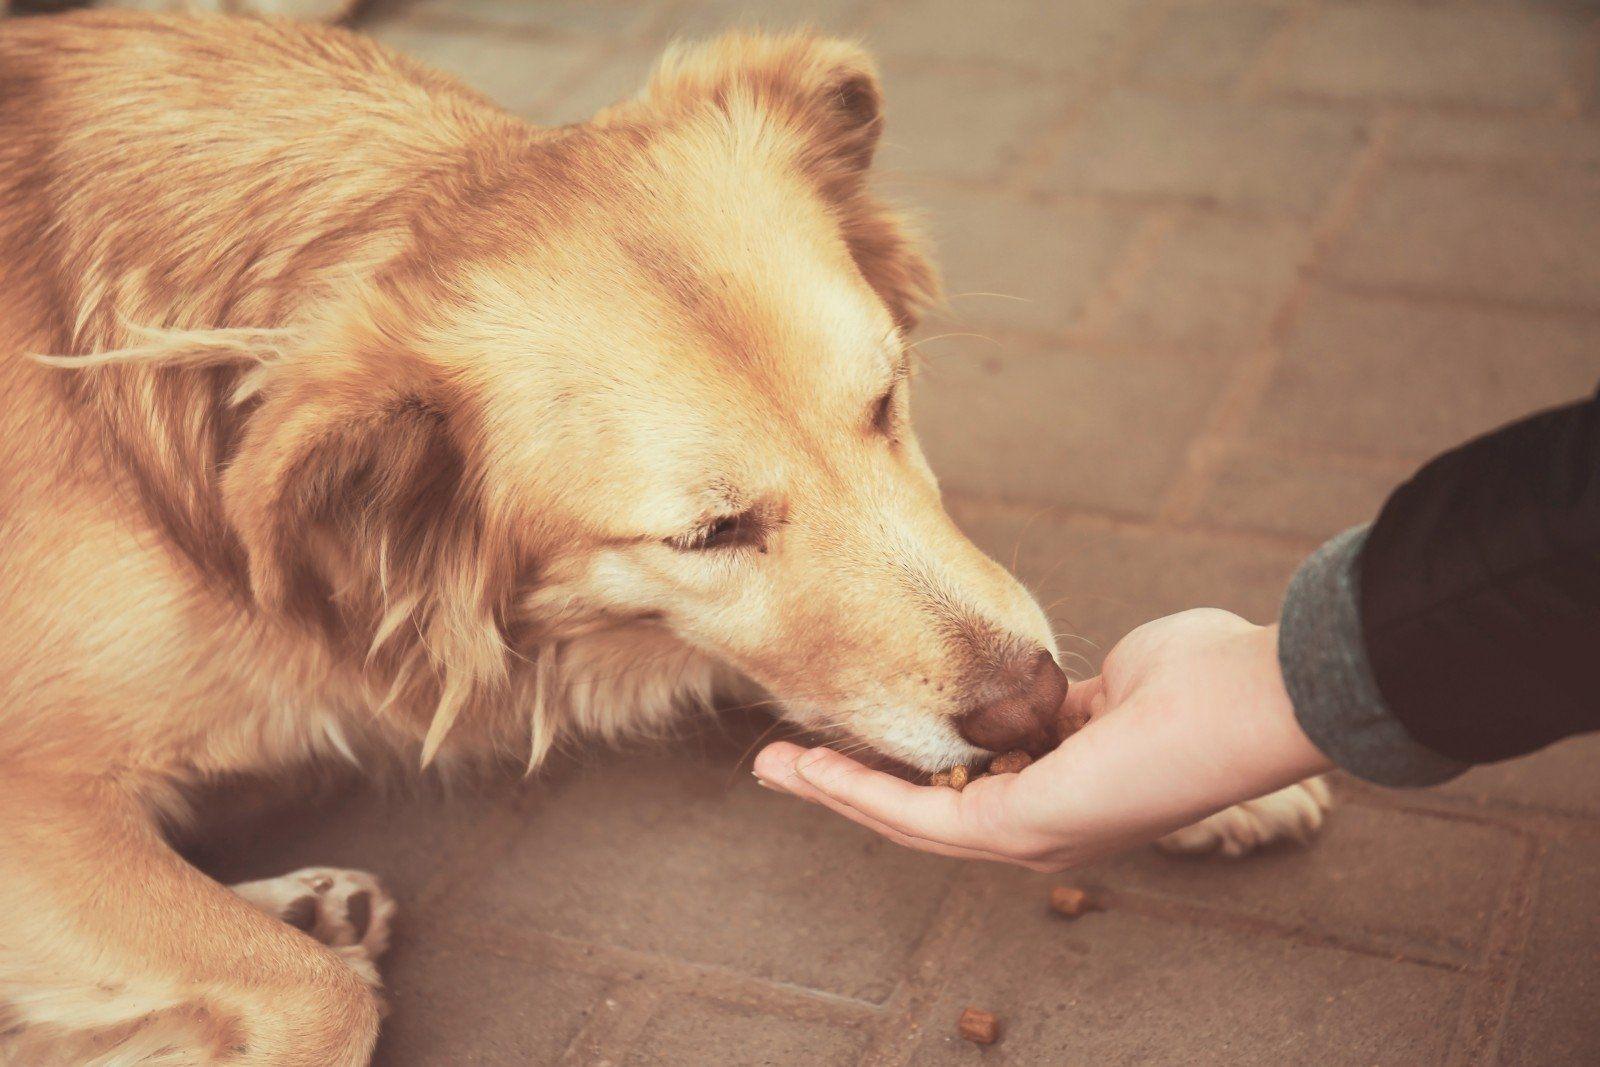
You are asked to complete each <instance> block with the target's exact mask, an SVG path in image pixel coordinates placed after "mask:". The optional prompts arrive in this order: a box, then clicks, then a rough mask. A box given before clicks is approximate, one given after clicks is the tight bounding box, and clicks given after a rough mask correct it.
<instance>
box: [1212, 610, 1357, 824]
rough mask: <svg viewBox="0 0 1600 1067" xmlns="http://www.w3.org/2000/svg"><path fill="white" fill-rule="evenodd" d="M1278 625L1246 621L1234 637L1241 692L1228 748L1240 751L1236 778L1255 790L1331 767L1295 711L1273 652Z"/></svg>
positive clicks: (1280, 785) (1263, 790)
mask: <svg viewBox="0 0 1600 1067" xmlns="http://www.w3.org/2000/svg"><path fill="white" fill-rule="evenodd" d="M1278 636H1279V629H1278V625H1277V624H1276V623H1274V624H1272V625H1270V626H1252V627H1251V628H1250V630H1249V631H1248V632H1245V633H1242V634H1240V635H1239V637H1238V641H1239V643H1240V646H1241V648H1240V651H1239V653H1238V654H1239V656H1240V666H1241V668H1242V670H1243V671H1244V686H1243V688H1244V690H1245V691H1244V692H1243V693H1241V694H1240V695H1239V708H1238V713H1239V714H1238V720H1237V725H1238V727H1239V736H1238V737H1236V738H1235V739H1234V740H1235V745H1236V747H1235V748H1234V749H1233V751H1235V752H1236V753H1238V755H1239V756H1240V757H1241V760H1240V763H1241V766H1240V767H1239V768H1238V769H1237V773H1238V774H1239V775H1240V778H1241V780H1242V781H1244V782H1247V783H1249V786H1250V788H1251V789H1255V790H1257V792H1255V793H1253V794H1252V795H1255V796H1259V795H1261V794H1263V793H1267V792H1271V791H1272V790H1274V789H1281V788H1283V787H1284V786H1287V785H1292V784H1293V783H1295V782H1298V781H1300V780H1302V779H1304V778H1309V777H1311V776H1312V775H1316V774H1322V773H1324V772H1325V771H1329V770H1332V769H1333V763H1332V762H1331V761H1330V760H1329V759H1328V758H1327V757H1326V756H1324V755H1323V754H1322V751H1321V750H1320V749H1318V748H1317V746H1316V745H1314V744H1312V742H1311V739H1310V738H1309V737H1307V736H1306V732H1305V730H1304V729H1303V728H1302V727H1301V725H1300V721H1299V719H1298V718H1297V717H1296V716H1295V709H1294V701H1293V699H1292V698H1291V697H1290V696H1289V690H1288V687H1287V686H1286V685H1285V684H1284V679H1283V667H1282V661H1281V658H1280V656H1279V653H1278Z"/></svg>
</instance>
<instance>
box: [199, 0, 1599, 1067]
mask: <svg viewBox="0 0 1600 1067" xmlns="http://www.w3.org/2000/svg"><path fill="white" fill-rule="evenodd" d="M797 22H812V23H815V24H817V25H819V26H821V27H823V28H825V29H828V30H832V31H836V32H841V33H848V34H854V35H860V36H862V37H864V38H865V39H866V40H867V41H869V42H870V43H871V44H872V46H873V47H874V48H875V49H876V50H877V51H878V54H879V55H880V56H881V57H882V60H883V64H884V67H885V71H886V80H887V86H888V94H889V108H890V111H889V118H890V122H889V132H888V134H887V140H888V144H887V147H886V150H885V153H884V158H885V161H886V163H887V164H889V165H890V166H892V167H893V169H894V170H895V172H896V176H895V177H894V178H893V184H894V187H895V188H897V189H898V190H899V191H900V192H901V193H902V195H903V196H904V197H905V198H906V199H909V200H911V201H913V202H914V203H916V204H918V205H920V206H921V207H922V208H923V209H924V211H925V212H926V215H927V218H928V222H929V225H930V227H931V228H932V230H933V231H934V233H935V234H937V235H938V237H939V244H940V247H941V249H942V253H943V260H944V264H945V267H946V270H947V274H948V279H949V283H950V286H949V287H950V292H951V302H950V311H949V313H948V314H947V315H945V316H944V317H943V318H942V319H941V320H940V321H937V322H934V323H932V324H931V325H930V327H929V328H928V329H927V330H925V334H926V335H927V336H929V337H933V336H935V335H941V334H950V335H952V336H948V337H944V338H943V339H940V340H937V341H934V340H930V341H928V342H927V343H926V344H924V345H923V346H922V347H921V348H920V349H919V351H920V352H921V353H922V354H924V355H925V356H926V357H927V358H926V360H925V361H924V367H923V373H922V377H921V380H920V381H919V383H918V389H919V394H918V400H917V402H916V403H917V407H918V411H919V416H918V421H919V424H920V427H921V431H922V434H923V436H924V438H925V440H926V442H927V446H928V449H929V451H930V453H931V455H932V457H933V459H934V461H935V465H936V466H937V467H938V468H939V469H940V471H941V472H942V474H943V477H944V480H945V483H946V485H947V488H948V492H949V496H950V503H951V508H952V510H953V511H954V513H955V514H956V515H957V517H958V519H959V521H960V522H961V523H962V524H963V525H964V526H965V527H966V528H967V529H968V530H970V531H971V532H972V534H973V535H974V536H975V537H976V538H978V539H979V540H980V541H981V542H982V543H983V544H984V545H985V546H987V547H988V548H989V549H990V550H991V551H992V552H993V553H994V554H995V555H996V556H997V557H998V558H1000V559H1002V560H1003V561H1005V562H1008V563H1012V562H1014V565H1015V567H1016V568H1017V569H1018V571H1019V572H1020V573H1021V575H1022V576H1023V577H1024V578H1025V579H1026V580H1027V581H1028V582H1029V583H1030V585H1031V586H1032V587H1033V588H1034V589H1035V590H1037V591H1038V593H1039V595H1040V596H1041V598H1042V599H1043V601H1044V602H1045V603H1048V604H1051V605H1053V607H1052V612H1053V614H1054V616H1055V618H1056V620H1057V622H1058V623H1059V626H1060V627H1061V628H1062V629H1063V630H1066V631H1068V632H1070V633H1071V634H1073V635H1075V636H1072V637H1070V638H1068V639H1067V642H1066V644H1067V647H1068V649H1070V650H1071V651H1072V652H1074V653H1077V654H1079V655H1082V656H1083V657H1086V658H1087V659H1088V660H1089V661H1093V660H1095V659H1096V658H1097V657H1098V655H1099V654H1100V652H1101V650H1103V649H1105V648H1107V647H1109V645H1110V644H1111V643H1112V642H1114V641H1115V640H1116V638H1117V637H1118V635H1119V634H1121V633H1123V632H1125V631H1126V630H1127V629H1128V628H1129V627H1131V626H1133V625H1135V624H1136V623H1138V622H1139V621H1141V620H1143V619H1145V618H1148V617H1150V616H1152V615H1155V614H1157V613H1162V612H1167V611H1170V610H1174V609H1178V608H1182V607H1187V606H1192V605H1195V604H1201V603H1207V604H1218V605H1223V606H1227V607H1231V608H1234V609H1237V610H1239V611H1242V612H1244V613H1246V614H1249V615H1251V616H1254V617H1256V618H1258V619H1265V618H1267V617H1269V616H1271V615H1272V613H1273V612H1274V610H1275V607H1276V603H1277V599H1278V597H1279V595H1280V592H1281V590H1282V587H1283V584H1284V581H1285V579H1286V578H1287V576H1288V575H1289V573H1290V572H1291V570H1292V569H1293V567H1294V566H1295V564H1296V562H1297V561H1298V560H1299V559H1300V558H1301V557H1302V555H1303V554H1304V553H1305V552H1307V551H1308V550H1309V549H1311V548H1312V547H1313V546H1315V545H1316V544H1317V542H1318V541H1319V539H1321V538H1322V537H1324V536H1326V535H1328V534H1330V533H1332V532H1334V531H1337V530H1338V529H1340V528H1342V527H1343V526H1345V525H1346V524H1349V523H1351V522H1355V521H1359V520H1361V519H1363V518H1365V517H1367V516H1368V515H1369V514H1370V513H1371V511H1372V509H1373V508H1374V507H1375V506H1376V504H1377V503H1378V502H1379V501H1381V499H1382V497H1383V495H1384V492H1385V490H1386V489H1387V488H1388V487H1389V486H1390V485H1392V484H1393V483H1394V482H1395V481H1396V480H1397V479H1400V478H1402V477H1404V476H1405V474H1406V473H1407V472H1408V471H1409V470H1410V469H1411V466H1412V465H1413V464H1414V463H1415V462H1416V461H1417V460H1418V459H1419V458H1423V457H1425V456H1426V455H1427V454H1428V453H1429V452H1430V451H1431V450H1436V449H1439V448H1442V447H1445V446H1448V445H1450V444H1452V443H1454V442H1456V441H1458V440H1460V439H1461V438H1463V437H1464V436H1467V435H1470V434H1472V433H1474V432H1476V431H1479V430H1482V429H1487V428H1489V427H1491V426H1493V425H1494V424H1496V423H1497V422H1498V421H1501V420H1504V419H1507V418H1510V417H1513V416H1516V415H1518V414H1519V413H1523V412H1527V411H1529V410H1532V409H1534V408H1537V407H1539V406H1541V405H1546V404H1550V403H1553V402H1557V401H1562V400H1565V399H1568V398H1571V397H1575V396H1577V395H1579V394H1580V393H1582V392H1585V391H1587V390H1589V389H1591V388H1593V387H1594V385H1595V383H1596V381H1597V380H1600V121H1597V119H1596V116H1595V109H1596V106H1597V104H1600V101H1597V100H1596V93H1597V91H1600V84H1597V77H1596V75H1597V71H1600V65H1597V64H1600V26H1597V22H1596V12H1595V11H1594V10H1592V9H1587V8H1586V7H1585V6H1584V5H1581V4H1578V3H1510V2H1492V3H1482V4H1474V3H1458V2H1446V0H1438V2H1433V3H1425V2H1416V3H1404V2H1398V0H1396V2H1369V3H1343V2H1328V3H1318V2H1314V0H1306V2H1296V0H1281V2H1273V0H1260V2H1250V0H1237V2H1235V0H1206V2H1200V0H1196V2H1161V0H1152V2H1135V0H1127V2H1120V3H1119V2H1114V0H1099V2H1095V0H1079V2H1071V3H1042V2H1041V3H1036V4H1021V3H1005V4H1002V3H977V2H973V0H877V2H869V3H861V4H857V3H849V2H845V0H793V2H782V0H773V2H771V3H768V4H765V5H751V4H743V3H738V2H734V0H706V2H695V0H689V2H683V3H664V4H633V3H622V2H617V3H580V2H578V0H568V2H553V0H551V2H519V0H391V2H389V3H387V4H386V5H385V6H380V7H379V8H377V9H376V10H374V11H371V12H369V13H368V14H367V15H366V16H365V17H364V18H363V20H362V21H361V23H360V25H361V27H362V28H363V29H365V30H367V31H368V32H371V33H373V34H375V35H377V36H378V37H380V38H383V39H385V40H387V41H390V42H392V43H394V44H395V45H397V46H400V47H402V48H405V49H408V50H411V51H413V52H416V53H418V54H419V55H421V56H423V57H425V58H428V59H431V60H432V61H434V62H436V63H438V64H440V65H442V66H445V67H448V68H451V69H453V70H456V71H458V72H460V73H462V74H463V75H464V76H465V77H467V78H468V79H470V80H472V81H474V82H476V83H478V84H479V85H480V86H482V87H483V88H484V89H486V90H487V91H488V92H489V93H491V94H492V95H494V96H496V97H498V98H499V99H500V100H501V101H502V102H503V103H504V104H506V105H507V106H508V107H511V108H513V109H515V110H518V111H521V112H524V113H526V114H527V115H528V116H530V117H532V118H534V119H537V120H540V121H550V122H559V121H572V120H577V119H580V118H582V117H583V116H584V115H586V114H588V113H589V112H591V111H592V110H593V109H595V108H596V107H597V106H599V105H601V104H603V103H605V102H607V101H609V100H610V99H613V98H615V97H617V96H619V95H621V94H623V93H625V92H627V91H629V90H630V89H631V88H632V87H634V86H636V85H637V84H638V82H639V80H640V79H641V77H642V76H643V74H644V72H645V70H646V68H647V65H648V63H649V60H650V58H651V56H652V55H653V54H654V53H655V52H656V51H657V50H658V49H659V47H660V45H661V43H662V42H663V41H664V40H666V39H668V38H670V37H671V36H673V35H677V34H690V35H699V34H705V33H709V32H713V31H715V30H717V29H719V28H723V27H726V26H729V25H733V24H739V23H742V24H760V25H766V26H780V27H784V26H790V25H793V24H795V23H797ZM991 294H999V295H991ZM1079 666H1083V664H1079ZM1489 666H1491V667H1492V666H1493V665H1489ZM1504 667H1505V668H1506V669H1514V665H1512V664H1507V665H1504ZM763 725H764V724H762V723H752V722H747V721H744V720H735V721H732V722H727V723H723V724H721V725H717V726H708V727H707V728H706V729H705V730H703V731H701V732H698V733H695V732H692V731H689V732H686V734H685V737H684V738H683V740H682V741H681V742H679V743H676V744H668V745H663V746H661V747H658V748H656V749H652V750H647V751H638V752H633V753H628V754H620V755H619V754H615V753H603V752H591V753H587V754H584V755H583V756H582V757H581V761H580V762H574V763H572V764H570V765H564V766H562V767H559V768H556V769H554V770H553V771H552V772H551V773H548V774H545V775H542V776H541V777H540V778H538V779H537V780H536V781H534V782H533V783H531V784H530V785H527V786H525V787H523V788H522V789H520V790H519V791H517V792H515V793H514V794H512V795H499V796H496V797H492V798H487V799H474V798H461V799H457V800H454V801H451V802H442V801H438V800H436V799H432V798H429V797H421V798H417V799H404V798H393V799H388V800H381V799H375V798H371V797H363V796H349V795H345V794H336V795H334V796H332V797H330V798H327V799H325V800H324V801H322V802H321V803H320V804H313V805H307V806H305V807H303V808H299V809H296V810H294V811H292V812H288V813H278V814H275V815H271V816H268V817H260V818H256V819H253V820H246V821H243V822H238V823H235V824H234V825H233V826H232V827H231V828H230V829H229V830H228V831H227V832H226V833H224V834H220V835H218V836H217V838H216V839H215V840H214V841H213V842H212V843H211V844H209V845H208V846H206V848H205V850H204V852H203V854H204V855H205V856H206V857H208V858H207V860H206V862H207V863H208V865H209V867H210V869H212V870H213V871H215V872H216V873H217V874H219V875H220V876H224V877H228V878H242V877H245V876H260V875H267V874H271V873H275V872H276V871H278V870H281V869H285V868H288V867H290V866H295V865H300V864H303V863H312V862H315V863H324V864H342V865H350V866H366V867H370V868H372V869H373V870H376V871H378V872H380V873H381V874H382V875H383V876H384V877H385V878H386V879H388V881H389V882H390V884H391V885H392V886H393V887H394V888H395V890H396V892H397V894H398V895H399V897H400V899H401V901H402V904H403V908H404V910H403V913H402V915H403V918H402V926H401V928H400V930H399V934H398V943H397V945H396V947H395V949H394V951H393V954H392V957H391V959H390V961H389V963H388V968H387V971H388V975H389V978H390V981H391V983H392V989H393V1002H394V1012H393V1015H392V1016H391V1018H390V1021H389V1023H388V1027H387V1032H386V1036H385V1038H384V1040H383V1044H382V1051H381V1055H380V1061H381V1062H382V1063H385V1064H393V1065H402V1064H466V1063H481V1064H525V1063H552V1064H554V1063H563V1064H600V1063H608V1062H609V1063H614V1064H621V1063H630V1064H633V1063H638V1064H807V1065H809V1064H834V1063H838V1064H855V1063H860V1064H874V1065H880V1064H913V1063H914V1064H924V1063H930V1064H937V1063H977V1062H985V1061H986V1062H991V1063H1013V1064H1045V1063H1049V1064H1102V1063H1173V1064H1178V1063H1183V1064H1189V1063H1226V1064H1280V1063H1319V1064H1374V1063H1382V1064H1413V1063H1435V1062H1437V1063H1452V1064H1467V1063H1486V1062H1499V1063H1508V1064H1578V1063H1597V1062H1600V1021H1597V1020H1600V890H1597V888H1596V887H1597V883H1600V745H1597V744H1595V743H1588V744H1584V743H1577V744H1568V745H1565V746H1560V747H1557V748H1556V749H1554V750H1551V751H1548V752H1546V753H1543V754H1541V755H1538V756H1535V757H1533V758H1532V759H1529V760H1526V761H1524V762H1521V763H1517V764H1513V765H1508V766H1502V767H1496V768H1491V769H1486V770H1480V771H1477V772H1474V773H1472V774H1470V775H1468V776H1467V777H1465V778H1463V779H1461V780H1460V781H1458V782H1455V783H1452V784H1450V785H1448V786H1445V787H1443V788H1441V789H1437V790H1432V791H1428V792H1414V793H1383V792H1380V791H1377V790H1375V789H1370V788H1365V787H1362V786H1360V785H1357V784H1355V783H1350V782H1344V783H1341V785H1340V788H1339V793H1340V807H1339V809H1338V810H1337V811H1336V812H1335V814H1334V815H1333V817H1332V821H1331V823H1330V825H1329V827H1328V830H1327V832H1326V834H1325V835H1324V837H1323V838H1322V840H1321V841H1320V842H1319V843H1318V844H1317V845H1316V846H1315V847H1313V848H1311V849H1309V850H1304V851H1300V850H1287V851H1280V852H1274V853H1271V854H1268V855H1265V856H1261V857H1258V858H1255V859H1252V860H1249V861H1247V862H1244V863H1240V864H1225V863H1217V862H1180V861H1176V860H1172V859H1167V858H1163V857H1160V856H1157V855H1155V854H1152V853H1141V854H1137V855H1133V856H1129V857H1125V858H1122V859H1118V860H1116V861H1114V862H1108V863H1103V864H1100V865H1097V866H1096V867H1094V868H1092V869H1089V870H1086V871H1083V872H1081V873H1079V874H1077V875H1075V876H1073V877H1074V880H1076V881H1078V882H1080V883H1082V884H1084V885H1088V886H1091V887H1094V888H1095V889H1097V890H1098V891H1099V892H1100V893H1101V895H1102V897H1103V899H1104V900H1105V902H1106V904H1107V910H1106V911H1104V912H1101V913H1097V914H1092V915H1090V916H1088V917H1086V918H1084V919H1082V920H1080V921H1078V922H1076V923H1073V924H1070V925H1069V924H1065V923H1063V922H1061V921H1059V920H1055V919H1052V918H1051V917H1049V916H1047V915H1046V913H1045V910H1044V908H1043V903H1042V902H1043V899H1044V894H1045V892H1046V888H1047V886H1048V884H1049V882H1050V879H1046V878H1042V877H1038V876H1032V875H1027V874H1023V873H1018V872H1013V871H1007V870H1000V869H995V868H988V867H978V866H966V865H960V864H956V863H952V862H948V861H943V860H939V859H934V858H929V857H925V856H920V855H915V854H912V853H908V852H904V851H901V850H899V849H897V848H895V847H893V846H891V845H888V844H886V843H884V842H882V841H880V840H878V839H876V838H874V837H872V836H870V835H868V834H867V833H865V832H863V831H860V830H857V829H856V828H855V827H853V826H851V825H848V824H846V823H844V822H842V821H840V820H838V819H834V818H831V817H829V816H827V815H825V814H824V813H822V812H820V811H818V810H816V809H812V808H809V807H807V806H804V805H800V804H797V803H794V802H792V801H788V800H785V799H783V798H781V797H777V796H774V795H771V794H768V793H765V792H763V791H761V790H759V789H757V788H755V786H754V784H753V782H752V781H751V779H750V777H749V775H748V774H745V773H744V772H743V770H742V769H741V767H740V757H741V755H742V754H743V753H745V752H746V751H747V749H748V746H749V745H750V744H751V742H753V741H754V740H755V738H756V736H757V734H758V733H759V732H760V730H761V729H762V727H763ZM966 1004H975V1005H981V1006H984V1007H987V1008H989V1009H991V1010H993V1011H995V1012H997V1013H999V1014H1000V1015H1001V1016H1002V1017H1003V1018H1004V1020H1005V1029H1006V1032H1005V1036H1004V1039H1003V1040H1002V1042H1001V1043H1000V1044H998V1045H995V1046H993V1047H992V1048H989V1049H986V1050H979V1049H978V1048H976V1047H974V1046H970V1045H968V1044H966V1043H964V1042H962V1041H960V1040H958V1039H956V1038H954V1037H953V1035H952V1029H953V1028H952V1024H953V1020H954V1018H955V1016H956V1014H957V1012H958V1011H959V1009H960V1008H961V1007H962V1006H963V1005H966Z"/></svg>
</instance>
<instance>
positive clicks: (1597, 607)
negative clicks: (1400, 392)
mask: <svg viewBox="0 0 1600 1067" xmlns="http://www.w3.org/2000/svg"><path fill="white" fill-rule="evenodd" d="M1355 568H1356V571H1357V576H1356V579H1357V580H1356V582H1355V586H1356V589H1357V593H1356V602H1357V605H1358V612H1359V616H1360V631H1361V640H1362V642H1363V643H1364V645H1365V650H1366V658H1367V661H1368V664H1369V666H1370V672H1371V678H1372V680H1373V681H1374V682H1375V683H1376V686H1377V691H1378V692H1379V693H1380V694H1381V696H1382V700H1383V702H1384V704H1386V705H1387V707H1388V710H1389V712H1390V714H1392V715H1393V716H1394V718H1395V719H1396V720H1397V721H1398V723H1399V724H1400V726H1401V727H1402V728H1403V729H1404V731H1405V733H1406V734H1408V735H1409V736H1410V737H1411V738H1412V739H1414V740H1415V741H1416V742H1418V743H1420V744H1421V745H1423V746H1426V748H1428V749H1431V750H1433V751H1434V752H1437V753H1440V754H1442V755H1443V756H1445V757H1447V758H1449V759H1451V760H1455V761H1460V762H1461V763H1469V764H1470V763H1484V762H1489V761H1492V760H1498V759H1505V758H1507V757H1509V756H1517V755H1521V754H1523V753H1526V752H1531V751H1533V750H1534V749H1537V748H1541V747H1543V746H1544V745H1547V744H1550V743H1551V742H1552V741H1557V740H1560V739H1561V738H1563V737H1568V736H1570V735H1573V734H1577V733H1583V732H1586V731H1590V730H1597V729H1600V394H1597V396H1596V397H1595V398H1592V399H1590V400H1588V401H1586V402H1584V403H1579V404H1573V405H1571V406H1568V407H1564V408H1558V409H1556V410H1553V411H1548V412H1544V413H1542V414H1539V415H1536V416H1534V417H1532V418H1529V419H1525V420H1523V421H1522V422H1518V423H1514V424H1512V425H1510V426H1507V427H1505V428H1504V429H1502V430H1499V431H1497V432H1495V433H1492V434H1488V435H1487V436H1484V437H1480V438H1478V439H1477V440H1475V441H1471V442H1469V443H1468V444H1466V445H1463V446H1462V447H1460V448H1458V449H1455V450H1454V451H1452V452H1448V453H1446V454H1444V455H1442V456H1440V457H1439V458H1438V459H1436V460H1434V461H1433V462H1431V463H1429V464H1428V465H1427V466H1426V467H1424V468H1423V469H1422V470H1421V471H1419V472H1418V473H1417V474H1416V476H1415V477H1413V478H1412V479H1411V480H1410V481H1408V482H1406V483H1405V484H1404V485H1402V486H1401V487H1400V488H1399V489H1398V490H1396V491H1395V493H1394V494H1393V495H1392V496H1391V497H1390V498H1389V500H1388V502H1387V503H1386V504H1385V505H1384V507H1383V510H1382V512H1381V513H1380V514H1379V516H1378V519H1377V521H1376V522H1374V523H1373V525H1372V527H1371V529H1370V531H1369V532H1368V533H1367V536H1366V541H1365V544H1364V546H1362V548H1361V550H1360V555H1359V557H1358V558H1357V560H1356V562H1355Z"/></svg>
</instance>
